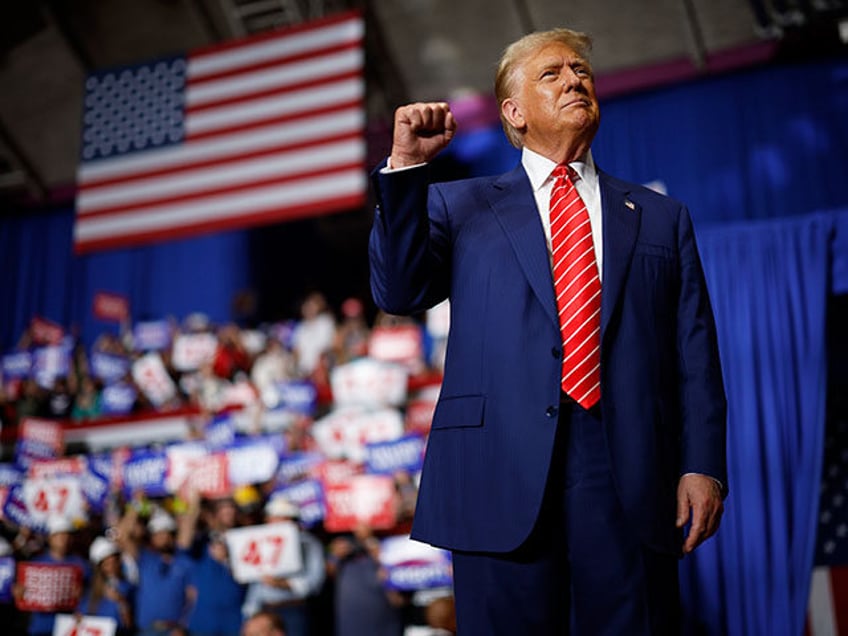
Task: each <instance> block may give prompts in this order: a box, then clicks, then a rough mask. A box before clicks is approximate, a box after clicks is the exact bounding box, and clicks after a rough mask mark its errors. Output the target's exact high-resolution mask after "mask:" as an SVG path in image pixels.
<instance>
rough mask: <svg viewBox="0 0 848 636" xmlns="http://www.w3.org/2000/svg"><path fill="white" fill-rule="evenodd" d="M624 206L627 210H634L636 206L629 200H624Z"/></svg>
mask: <svg viewBox="0 0 848 636" xmlns="http://www.w3.org/2000/svg"><path fill="white" fill-rule="evenodd" d="M624 205H626V206H627V207H628V208H630V209H631V210H636V204H635V203H633V201H631V200H630V199H625V200H624Z"/></svg>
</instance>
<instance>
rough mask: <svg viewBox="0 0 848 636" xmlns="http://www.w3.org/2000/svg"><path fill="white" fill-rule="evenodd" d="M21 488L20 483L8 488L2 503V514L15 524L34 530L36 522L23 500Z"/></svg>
mask: <svg viewBox="0 0 848 636" xmlns="http://www.w3.org/2000/svg"><path fill="white" fill-rule="evenodd" d="M23 488H24V487H23V485H22V484H16V485H14V486H12V487H11V488H10V489H9V493H8V494H7V495H6V501H5V502H4V503H3V516H4V517H5V518H6V519H9V520H10V521H11V522H12V523H14V524H15V525H17V526H20V527H22V528H30V529H33V530H35V529H37V528H36V523H35V521H34V520H33V518H32V516H31V515H30V514H29V511H28V509H27V505H26V501H24V492H23Z"/></svg>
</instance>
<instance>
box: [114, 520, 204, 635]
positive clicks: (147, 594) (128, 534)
mask: <svg viewBox="0 0 848 636" xmlns="http://www.w3.org/2000/svg"><path fill="white" fill-rule="evenodd" d="M138 514H139V506H136V505H129V506H127V510H126V512H125V513H124V516H123V517H122V518H121V521H120V522H119V525H118V540H119V544H120V545H121V547H122V549H123V550H126V551H127V552H129V553H130V555H131V556H132V557H133V558H134V559H135V562H136V564H137V566H138V589H137V590H136V596H135V608H134V609H135V612H134V613H135V621H136V625H137V627H138V629H139V633H140V634H141V635H143V636H167V635H168V634H170V633H171V631H172V630H173V629H174V628H178V627H184V626H185V625H186V620H187V616H188V612H189V610H190V609H191V603H190V599H189V592H188V586H189V577H190V575H191V568H192V563H191V559H190V558H189V556H188V554H187V547H188V545H187V542H186V541H185V533H181V536H180V537H179V538H178V537H177V534H176V532H177V523H176V521H175V520H174V518H173V517H171V515H169V514H168V513H166V512H165V511H164V510H161V509H156V510H154V512H153V514H152V515H151V516H150V520H149V521H148V522H147V531H148V533H149V541H148V545H147V546H144V545H141V544H139V543H137V540H136V536H135V535H134V534H133V532H132V530H133V527H134V526H135V524H136V522H137V518H138Z"/></svg>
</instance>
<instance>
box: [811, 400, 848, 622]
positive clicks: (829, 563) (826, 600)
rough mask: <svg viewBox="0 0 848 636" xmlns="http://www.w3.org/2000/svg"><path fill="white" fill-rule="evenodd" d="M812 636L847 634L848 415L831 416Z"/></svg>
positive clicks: (819, 533) (822, 501) (828, 427)
mask: <svg viewBox="0 0 848 636" xmlns="http://www.w3.org/2000/svg"><path fill="white" fill-rule="evenodd" d="M828 420H829V421H828V423H827V429H826V432H825V451H824V466H823V473H824V474H823V476H822V484H821V494H820V504H819V518H818V528H817V536H816V560H815V563H816V566H815V568H814V569H813V576H812V582H811V586H810V605H809V611H808V617H807V629H806V630H805V631H806V633H807V634H808V635H809V636H840V635H842V634H848V415H846V414H845V413H841V414H840V415H838V416H835V417H834V416H833V415H831V416H830V417H829V418H828Z"/></svg>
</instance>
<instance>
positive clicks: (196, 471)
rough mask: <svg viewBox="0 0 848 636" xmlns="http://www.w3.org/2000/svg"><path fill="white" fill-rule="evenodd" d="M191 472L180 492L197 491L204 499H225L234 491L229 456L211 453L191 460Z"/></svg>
mask: <svg viewBox="0 0 848 636" xmlns="http://www.w3.org/2000/svg"><path fill="white" fill-rule="evenodd" d="M189 466H190V470H189V471H188V474H187V475H186V478H185V480H184V481H183V483H182V484H181V486H180V490H185V489H187V490H188V491H197V492H199V493H200V494H201V495H203V496H204V497H210V498H215V497H225V496H227V495H229V494H230V492H231V491H232V484H231V482H230V478H229V473H228V466H227V456H226V455H225V454H224V453H210V454H208V455H203V456H201V457H195V458H192V459H190V460H189Z"/></svg>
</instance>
